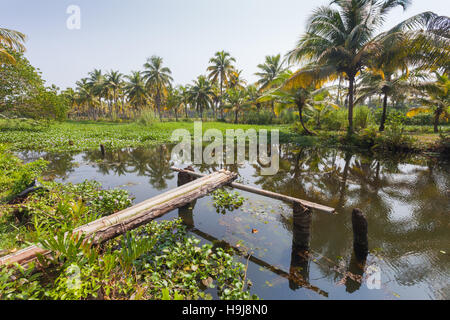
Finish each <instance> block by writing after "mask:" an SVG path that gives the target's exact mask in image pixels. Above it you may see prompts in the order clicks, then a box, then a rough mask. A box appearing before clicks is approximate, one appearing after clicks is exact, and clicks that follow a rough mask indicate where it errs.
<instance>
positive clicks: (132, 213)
mask: <svg viewBox="0 0 450 320" xmlns="http://www.w3.org/2000/svg"><path fill="white" fill-rule="evenodd" d="M236 176H237V175H236V174H235V173H232V172H229V171H225V170H221V171H218V172H214V173H212V174H210V175H208V176H204V177H202V178H201V179H198V180H194V181H192V182H190V183H187V184H185V185H183V186H180V187H178V188H175V189H173V190H169V191H167V192H165V193H163V194H160V195H158V196H156V197H153V198H151V199H148V200H146V201H144V202H141V203H139V204H137V205H135V206H133V207H130V208H127V209H125V210H122V211H119V212H117V213H115V214H112V215H110V216H107V217H103V218H101V219H98V220H96V221H93V222H91V223H88V224H86V225H84V226H81V227H79V228H77V229H75V230H74V231H73V234H74V235H76V234H83V235H84V236H85V237H86V239H89V240H91V241H92V243H93V244H100V243H103V242H105V241H107V240H110V239H113V238H115V237H117V236H119V235H121V234H123V233H125V232H127V231H129V230H132V229H135V228H137V227H139V226H141V225H144V224H146V223H148V222H150V221H151V220H154V219H156V218H158V217H160V216H162V215H164V214H166V213H168V212H170V211H172V210H174V209H177V208H180V207H183V206H185V205H186V204H189V203H191V202H192V201H194V200H196V199H198V198H201V197H204V196H206V195H207V194H209V193H211V192H212V191H214V190H216V189H218V188H220V187H222V186H224V185H226V184H228V183H230V182H231V181H232V180H234V179H236ZM38 254H41V255H48V254H50V252H49V251H47V250H45V249H43V248H40V247H38V246H36V245H34V246H31V247H28V248H26V249H23V250H20V251H18V252H16V253H14V254H11V255H8V256H5V257H2V258H0V266H1V265H6V264H13V263H18V264H27V263H29V262H31V261H33V260H35V259H36V257H37V255H38Z"/></svg>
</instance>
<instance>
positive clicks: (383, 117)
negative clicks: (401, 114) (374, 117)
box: [380, 93, 388, 132]
mask: <svg viewBox="0 0 450 320" xmlns="http://www.w3.org/2000/svg"><path fill="white" fill-rule="evenodd" d="M387 101H388V95H387V93H385V94H384V99H383V114H382V115H381V124H380V132H383V131H384V124H385V122H386V115H387Z"/></svg>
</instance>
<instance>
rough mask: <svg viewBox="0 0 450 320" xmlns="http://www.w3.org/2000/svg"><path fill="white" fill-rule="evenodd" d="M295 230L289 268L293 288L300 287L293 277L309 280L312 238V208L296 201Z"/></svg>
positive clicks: (294, 208)
mask: <svg viewBox="0 0 450 320" xmlns="http://www.w3.org/2000/svg"><path fill="white" fill-rule="evenodd" d="M293 215H294V222H293V230H292V251H291V266H290V268H289V274H290V280H289V287H290V288H291V289H292V290H296V289H298V288H299V285H298V283H297V282H296V281H293V279H298V278H301V279H303V280H304V281H306V282H308V281H309V264H308V262H309V249H310V238H311V220H312V214H311V210H309V209H308V208H306V207H305V206H303V205H301V204H300V203H298V202H294V207H293Z"/></svg>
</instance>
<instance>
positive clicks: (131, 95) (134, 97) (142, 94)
mask: <svg viewBox="0 0 450 320" xmlns="http://www.w3.org/2000/svg"><path fill="white" fill-rule="evenodd" d="M125 78H126V79H128V82H127V83H126V84H125V87H124V90H125V93H126V95H127V97H128V101H129V102H130V103H131V104H132V105H133V107H134V109H135V112H137V111H138V110H139V109H141V108H142V107H143V106H145V105H146V103H147V90H146V89H145V81H144V78H143V77H142V74H141V73H140V72H139V71H132V72H131V75H128V76H125Z"/></svg>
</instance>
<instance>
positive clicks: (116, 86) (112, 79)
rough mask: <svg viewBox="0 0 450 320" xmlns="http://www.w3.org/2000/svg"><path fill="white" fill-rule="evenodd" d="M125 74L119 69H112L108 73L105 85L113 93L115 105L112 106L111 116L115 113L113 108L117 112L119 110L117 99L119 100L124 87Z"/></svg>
mask: <svg viewBox="0 0 450 320" xmlns="http://www.w3.org/2000/svg"><path fill="white" fill-rule="evenodd" d="M122 77H123V74H121V73H120V72H119V71H114V70H111V71H110V72H109V73H108V74H107V75H106V81H105V86H106V88H108V91H109V92H110V93H111V94H112V99H113V106H110V107H111V109H110V113H111V116H112V115H113V109H114V110H115V112H117V109H118V108H117V101H118V100H119V92H120V90H121V89H122V86H123V82H122Z"/></svg>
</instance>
